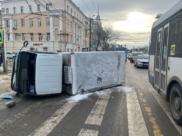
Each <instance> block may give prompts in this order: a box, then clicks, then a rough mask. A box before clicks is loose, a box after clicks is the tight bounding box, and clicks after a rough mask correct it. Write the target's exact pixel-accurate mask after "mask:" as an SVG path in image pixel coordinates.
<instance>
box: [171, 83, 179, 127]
mask: <svg viewBox="0 0 182 136" xmlns="http://www.w3.org/2000/svg"><path fill="white" fill-rule="evenodd" d="M169 103H170V110H171V114H172V117H173V119H174V121H175V122H176V123H177V124H178V125H180V126H182V92H181V88H180V86H179V85H178V84H174V85H173V86H172V89H171V92H170V102H169Z"/></svg>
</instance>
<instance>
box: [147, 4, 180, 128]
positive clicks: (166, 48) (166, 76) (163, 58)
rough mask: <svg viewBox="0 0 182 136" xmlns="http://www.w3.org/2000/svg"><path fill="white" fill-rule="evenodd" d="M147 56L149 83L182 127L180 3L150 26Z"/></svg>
mask: <svg viewBox="0 0 182 136" xmlns="http://www.w3.org/2000/svg"><path fill="white" fill-rule="evenodd" d="M149 55H150V59H149V81H150V83H151V84H152V86H153V87H154V89H155V90H156V91H158V93H160V94H161V95H162V96H163V97H164V98H165V99H166V100H167V101H168V102H169V104H170V110H171V114H172V117H173V119H174V121H175V122H176V123H177V124H178V125H180V126H182V1H179V2H178V3H177V4H176V5H174V6H173V7H172V8H171V9H170V10H168V11H167V12H166V13H165V14H163V15H162V16H161V17H159V18H158V19H157V20H156V21H155V22H154V23H153V26H152V32H151V41H150V49H149Z"/></svg>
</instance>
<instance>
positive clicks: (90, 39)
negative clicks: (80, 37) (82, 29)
mask: <svg viewBox="0 0 182 136" xmlns="http://www.w3.org/2000/svg"><path fill="white" fill-rule="evenodd" d="M91 34H92V19H91V18H90V41H89V42H90V44H89V45H90V46H89V50H90V51H91V48H92V41H91V38H92V36H91Z"/></svg>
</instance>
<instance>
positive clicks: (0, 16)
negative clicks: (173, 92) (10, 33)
mask: <svg viewBox="0 0 182 136" xmlns="http://www.w3.org/2000/svg"><path fill="white" fill-rule="evenodd" d="M0 19H1V20H0V21H1V28H0V29H3V18H2V8H1V3H0ZM1 38H2V39H1V40H2V41H3V44H2V45H1V46H2V49H1V52H2V53H1V55H2V56H1V57H2V59H3V72H4V73H5V72H7V71H6V58H5V52H4V32H1Z"/></svg>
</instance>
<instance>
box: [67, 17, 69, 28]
mask: <svg viewBox="0 0 182 136" xmlns="http://www.w3.org/2000/svg"><path fill="white" fill-rule="evenodd" d="M68 27H69V20H68V19H67V28H68Z"/></svg>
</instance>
